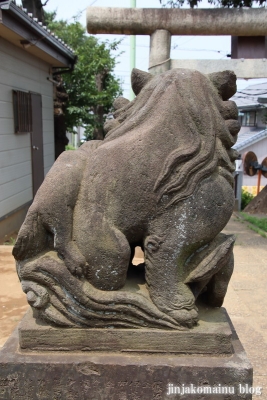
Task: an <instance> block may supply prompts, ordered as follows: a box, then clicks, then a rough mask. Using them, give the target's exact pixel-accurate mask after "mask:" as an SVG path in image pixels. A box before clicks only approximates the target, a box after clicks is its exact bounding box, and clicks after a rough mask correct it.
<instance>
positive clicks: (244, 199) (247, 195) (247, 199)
mask: <svg viewBox="0 0 267 400" xmlns="http://www.w3.org/2000/svg"><path fill="white" fill-rule="evenodd" d="M252 199H254V196H253V194H250V193H248V192H247V191H246V190H244V189H242V194H241V210H244V208H245V207H246V206H247V205H248V203H249V202H251V200H252Z"/></svg>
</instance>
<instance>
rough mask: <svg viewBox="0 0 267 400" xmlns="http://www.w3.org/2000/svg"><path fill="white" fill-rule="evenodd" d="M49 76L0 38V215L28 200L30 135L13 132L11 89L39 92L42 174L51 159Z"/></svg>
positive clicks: (39, 64)
mask: <svg viewBox="0 0 267 400" xmlns="http://www.w3.org/2000/svg"><path fill="white" fill-rule="evenodd" d="M49 76H50V75H49V65H48V64H46V63H45V62H43V61H42V60H39V59H37V58H35V57H34V56H32V55H30V54H28V53H27V50H24V49H20V48H18V47H16V46H14V45H12V44H11V43H9V42H7V41H6V40H4V39H2V38H0V218H1V217H3V216H4V215H6V214H8V213H10V212H12V211H13V210H15V209H17V208H19V207H21V206H23V205H24V204H25V203H27V202H29V201H30V200H32V166H31V136H30V133H26V134H15V133H14V120H13V102H12V90H13V89H14V90H16V89H17V90H24V91H32V92H36V93H39V94H41V95H42V112H43V143H44V172H45V174H46V173H47V172H48V171H49V169H50V168H51V166H52V164H53V162H54V159H55V158H54V122H53V120H54V116H53V85H52V83H51V82H49V81H48V80H47V77H49Z"/></svg>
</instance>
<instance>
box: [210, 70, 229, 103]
mask: <svg viewBox="0 0 267 400" xmlns="http://www.w3.org/2000/svg"><path fill="white" fill-rule="evenodd" d="M207 75H208V77H209V79H210V80H211V82H212V83H213V85H214V86H215V87H216V89H217V90H218V92H219V95H220V96H221V97H222V99H223V100H228V99H230V97H232V96H233V95H234V94H235V92H236V75H235V73H234V72H233V71H228V70H227V71H222V72H213V73H212V74H207Z"/></svg>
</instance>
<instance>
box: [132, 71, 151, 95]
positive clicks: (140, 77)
mask: <svg viewBox="0 0 267 400" xmlns="http://www.w3.org/2000/svg"><path fill="white" fill-rule="evenodd" d="M152 78H153V75H151V74H149V73H148V72H144V71H141V70H140V69H137V68H134V69H133V70H132V75H131V82H132V88H133V92H134V94H135V95H136V96H137V95H138V94H139V93H140V92H141V90H142V89H143V87H144V86H145V85H146V84H147V82H148V81H150V79H152Z"/></svg>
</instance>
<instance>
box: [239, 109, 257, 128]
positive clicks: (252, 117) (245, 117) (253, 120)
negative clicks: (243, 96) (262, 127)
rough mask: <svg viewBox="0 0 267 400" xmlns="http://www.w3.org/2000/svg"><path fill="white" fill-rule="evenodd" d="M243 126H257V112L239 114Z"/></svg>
mask: <svg viewBox="0 0 267 400" xmlns="http://www.w3.org/2000/svg"><path fill="white" fill-rule="evenodd" d="M239 116H240V117H241V118H242V119H241V125H242V126H257V115H256V111H246V112H245V111H243V112H242V113H239Z"/></svg>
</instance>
